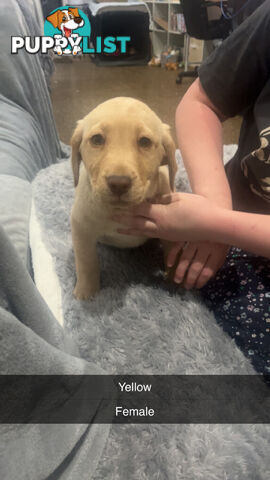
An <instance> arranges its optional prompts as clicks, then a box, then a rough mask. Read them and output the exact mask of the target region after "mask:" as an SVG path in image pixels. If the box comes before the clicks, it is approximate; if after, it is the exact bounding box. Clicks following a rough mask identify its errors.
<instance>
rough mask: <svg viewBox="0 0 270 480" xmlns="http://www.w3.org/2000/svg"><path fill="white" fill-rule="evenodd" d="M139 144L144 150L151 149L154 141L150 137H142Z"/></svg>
mask: <svg viewBox="0 0 270 480" xmlns="http://www.w3.org/2000/svg"><path fill="white" fill-rule="evenodd" d="M138 144H139V146H140V147H142V148H149V147H151V145H152V141H151V140H150V138H148V137H141V138H139V140H138Z"/></svg>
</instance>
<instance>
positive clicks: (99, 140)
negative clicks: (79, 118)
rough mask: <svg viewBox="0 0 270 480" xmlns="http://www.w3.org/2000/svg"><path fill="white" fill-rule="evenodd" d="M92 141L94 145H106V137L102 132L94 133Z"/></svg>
mask: <svg viewBox="0 0 270 480" xmlns="http://www.w3.org/2000/svg"><path fill="white" fill-rule="evenodd" d="M90 141H91V143H92V145H96V146H99V145H104V143H105V138H104V137H103V135H101V134H100V133H97V134H96V135H93V136H92V137H91V138H90Z"/></svg>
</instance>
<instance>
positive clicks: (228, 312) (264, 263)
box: [201, 248, 270, 375]
mask: <svg viewBox="0 0 270 480" xmlns="http://www.w3.org/2000/svg"><path fill="white" fill-rule="evenodd" d="M201 293H202V296H203V299H204V301H205V303H206V304H207V306H208V307H209V308H210V310H212V311H213V312H214V315H215V317H216V320H217V322H218V323H219V324H220V325H221V326H222V328H223V329H224V330H225V332H227V333H228V334H229V335H230V336H231V337H232V338H234V339H235V342H236V344H237V345H238V347H239V348H240V349H241V350H242V351H243V353H244V354H245V355H246V356H247V357H248V358H249V359H250V360H251V361H252V363H253V366H254V368H255V369H256V370H257V371H258V372H259V373H263V374H265V375H267V374H268V375H269V374H270V260H269V259H266V258H262V257H257V256H255V255H252V254H249V253H245V252H243V251H242V250H240V249H238V248H233V249H231V251H230V252H229V254H228V256H227V260H226V262H225V264H224V266H223V267H222V268H221V269H220V270H219V272H218V274H217V275H216V277H215V278H214V279H213V280H211V281H210V282H209V283H208V284H207V285H206V286H205V287H204V288H203V289H202V290H201Z"/></svg>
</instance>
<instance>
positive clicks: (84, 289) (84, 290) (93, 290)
mask: <svg viewBox="0 0 270 480" xmlns="http://www.w3.org/2000/svg"><path fill="white" fill-rule="evenodd" d="M99 290H100V286H99V282H96V283H95V284H85V285H82V284H79V283H78V282H77V283H76V285H75V288H74V290H73V296H74V297H75V298H76V299H77V300H89V299H90V298H93V297H94V296H95V295H96V294H97V293H98V292H99Z"/></svg>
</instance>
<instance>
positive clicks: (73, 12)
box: [47, 7, 84, 55]
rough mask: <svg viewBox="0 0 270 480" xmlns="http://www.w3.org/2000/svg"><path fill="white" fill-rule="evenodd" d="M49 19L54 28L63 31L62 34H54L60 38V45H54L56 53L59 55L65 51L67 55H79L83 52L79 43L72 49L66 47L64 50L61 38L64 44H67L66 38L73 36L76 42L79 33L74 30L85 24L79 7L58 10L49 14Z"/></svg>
mask: <svg viewBox="0 0 270 480" xmlns="http://www.w3.org/2000/svg"><path fill="white" fill-rule="evenodd" d="M47 20H48V22H50V23H51V24H52V25H53V27H54V28H57V29H58V30H60V31H61V32H62V35H58V34H56V35H54V38H55V39H56V40H58V45H57V46H55V47H54V52H55V53H57V54H58V55H62V54H63V53H64V54H66V55H70V54H71V53H72V54H73V55H77V54H78V53H79V52H81V47H80V46H79V45H73V47H72V49H69V48H65V49H64V50H63V48H62V46H61V39H62V40H63V43H62V45H64V44H65V45H67V42H66V40H65V39H67V40H69V39H70V38H71V39H73V40H74V42H75V41H76V38H78V36H79V35H78V33H73V30H76V28H80V27H83V25H84V20H83V19H82V17H80V14H79V11H78V8H71V7H69V8H68V9H67V10H56V12H54V13H52V14H51V15H48V17H47Z"/></svg>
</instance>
